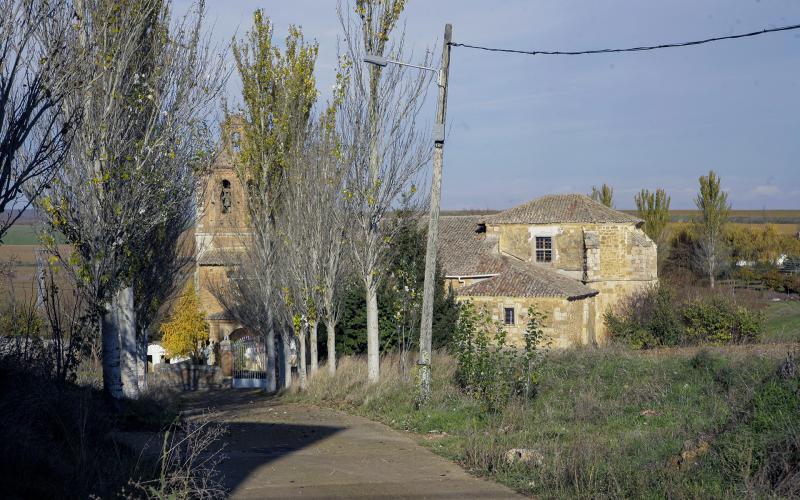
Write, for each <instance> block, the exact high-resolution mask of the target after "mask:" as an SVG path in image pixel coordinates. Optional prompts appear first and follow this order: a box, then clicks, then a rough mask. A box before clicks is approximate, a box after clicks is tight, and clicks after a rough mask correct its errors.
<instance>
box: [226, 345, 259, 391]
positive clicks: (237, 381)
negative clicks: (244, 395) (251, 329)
mask: <svg viewBox="0 0 800 500" xmlns="http://www.w3.org/2000/svg"><path fill="white" fill-rule="evenodd" d="M260 340H261V339H259V338H258V337H257V336H255V335H245V336H244V337H242V338H240V339H239V340H236V341H234V342H233V345H232V346H231V351H232V352H233V387H234V388H236V389H244V388H250V387H262V388H266V387H267V349H266V347H265V346H264V343H263V342H261V341H260Z"/></svg>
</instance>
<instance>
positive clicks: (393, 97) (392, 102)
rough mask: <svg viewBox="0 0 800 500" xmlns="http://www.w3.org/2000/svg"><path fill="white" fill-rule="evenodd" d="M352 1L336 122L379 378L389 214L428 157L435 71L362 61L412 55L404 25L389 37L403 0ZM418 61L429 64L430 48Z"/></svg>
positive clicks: (409, 197)
mask: <svg viewBox="0 0 800 500" xmlns="http://www.w3.org/2000/svg"><path fill="white" fill-rule="evenodd" d="M352 7H353V8H351V5H349V4H348V5H347V6H346V9H341V8H340V9H339V19H340V23H341V25H342V29H343V31H344V45H345V47H344V54H343V59H344V61H345V63H346V64H350V65H351V66H350V69H351V73H350V84H349V85H348V87H347V92H346V93H345V96H344V99H343V101H342V106H341V110H340V113H339V120H338V123H339V133H340V135H341V140H342V147H343V152H344V159H345V161H346V162H347V164H348V170H349V172H348V179H347V181H348V187H347V191H346V194H345V198H346V202H347V205H348V210H349V213H350V218H351V227H352V232H351V233H350V236H349V240H350V243H351V245H350V246H351V250H352V254H353V260H354V265H355V268H356V270H357V272H358V274H359V275H360V278H361V280H362V281H363V283H364V288H365V291H366V307H367V368H368V369H367V376H368V380H369V381H370V382H375V381H377V380H378V377H379V374H380V346H379V339H380V331H379V318H378V287H379V285H380V282H381V279H382V268H383V267H384V264H385V260H386V255H387V247H388V245H390V244H391V242H392V238H393V236H394V231H395V230H396V228H392V225H391V224H387V220H388V218H389V217H390V216H391V214H392V212H393V211H394V210H396V209H398V208H400V207H401V205H402V204H403V200H406V201H409V202H413V201H414V196H413V194H414V193H415V191H416V188H415V186H414V183H415V181H416V180H417V176H418V175H419V174H420V173H421V171H422V169H423V168H424V167H425V166H426V165H427V163H428V160H429V159H430V155H431V147H430V145H429V144H430V143H429V142H428V140H429V138H430V136H429V135H428V134H427V133H423V132H421V130H420V128H419V126H418V123H417V120H418V116H419V113H420V111H421V108H422V106H423V104H424V101H425V96H426V91H427V88H428V84H429V83H430V81H431V76H430V74H429V73H428V72H424V71H414V72H409V71H407V70H404V69H403V68H401V67H399V66H397V65H388V66H386V67H383V68H382V67H379V66H375V65H370V66H369V67H368V68H365V67H364V66H365V65H364V63H363V62H362V61H363V60H364V56H365V55H367V54H370V55H376V56H385V57H387V58H389V59H393V60H399V61H404V60H406V59H407V56H406V54H405V51H404V46H403V42H404V33H403V31H402V30H401V31H400V33H398V34H397V35H396V36H395V37H391V36H390V35H391V34H392V32H393V31H394V30H395V28H396V27H397V25H398V22H399V20H400V16H401V14H402V12H403V9H404V7H405V1H404V0H357V1H356V2H355V6H352ZM419 64H420V65H421V66H428V67H430V66H431V65H432V64H431V54H430V52H428V53H427V54H426V56H425V57H424V58H423V60H422V61H420V62H419ZM426 132H427V130H426ZM406 208H408V207H406Z"/></svg>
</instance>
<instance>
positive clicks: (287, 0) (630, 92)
mask: <svg viewBox="0 0 800 500" xmlns="http://www.w3.org/2000/svg"><path fill="white" fill-rule="evenodd" d="M190 3H191V0H175V9H176V12H178V13H180V12H182V11H185V9H186V8H187V6H188V5H189V4H190ZM336 6H337V1H336V0H270V1H267V0H207V20H208V29H209V30H210V35H211V37H212V39H213V40H215V41H216V42H218V43H220V44H226V43H228V42H230V40H231V39H232V38H233V37H234V36H237V37H238V38H242V37H243V36H244V34H245V33H246V32H247V30H248V29H249V28H250V23H251V19H252V12H253V11H254V10H255V9H257V8H261V9H263V10H264V12H265V14H266V15H267V16H269V17H270V18H271V19H272V21H273V22H274V24H275V38H276V39H278V40H282V39H283V38H284V37H285V35H286V28H287V26H288V25H290V24H295V25H300V26H301V27H302V29H303V32H304V34H305V36H306V38H307V39H315V40H317V41H318V42H319V46H320V49H319V59H318V62H317V67H316V72H315V74H316V78H317V82H318V87H319V88H320V91H321V94H322V96H323V97H322V98H323V99H324V97H325V96H326V95H327V94H329V93H330V89H331V87H332V85H333V79H334V75H335V66H336V60H337V59H336V53H337V43H338V38H339V37H340V36H341V30H340V28H339V23H338V19H337V16H336ZM403 19H404V26H405V30H406V45H407V47H408V48H410V49H413V52H414V54H410V55H409V61H410V62H414V61H415V60H418V59H419V56H420V55H421V54H423V53H424V52H425V51H426V50H427V49H433V48H436V50H437V51H438V50H440V49H441V46H442V36H443V31H444V25H445V23H448V22H449V23H452V25H453V41H454V42H463V43H469V44H474V45H483V46H490V47H501V48H514V49H524V50H533V49H536V50H585V49H595V48H618V47H628V46H638V45H651V44H659V43H666V42H681V41H688V40H695V39H703V38H708V37H711V36H724V35H730V34H735V33H740V32H749V31H755V30H760V29H764V28H769V27H777V26H783V25H791V24H800V1H797V0H670V1H668V2H665V1H661V2H655V1H646V2H642V1H641V0H603V1H597V0H547V1H544V0H492V1H490V0H409V1H408V3H407V7H406V10H405V12H404V18H403ZM231 59H232V58H231ZM439 59H440V56H439V55H438V54H437V56H436V58H435V60H436V61H437V62H438V61H439ZM409 71H414V70H409ZM239 91H240V83H239V81H238V78H237V77H236V75H235V72H234V75H233V76H232V78H231V81H230V83H229V86H228V94H229V95H228V100H229V102H232V103H236V102H237V101H238V99H239V97H238V94H239ZM433 95H435V94H434V92H433V89H432V90H431V96H433ZM425 112H427V113H429V114H430V119H429V120H428V123H432V121H433V114H434V103H433V102H431V103H430V105H429V106H428V107H427V108H426V110H425ZM447 113H448V116H447V128H448V136H447V142H446V145H445V154H444V170H443V172H444V173H443V185H442V208H443V209H479V210H480V209H503V208H508V207H511V206H514V205H516V204H519V203H523V202H525V201H528V200H531V199H533V198H536V197H538V196H541V195H544V194H549V193H570V192H581V193H588V192H590V191H591V188H592V186H593V185H596V186H599V185H600V184H602V183H604V182H605V183H608V184H609V185H611V186H612V187H613V188H614V197H615V206H616V207H617V208H620V209H627V208H633V207H634V201H633V200H634V195H635V193H637V192H639V191H640V190H641V189H642V188H648V189H650V190H654V189H656V188H663V189H665V190H666V191H667V193H668V194H669V195H670V196H671V198H672V208H674V209H685V208H693V207H694V205H693V203H694V202H693V200H694V196H695V195H696V192H697V186H698V177H699V176H700V175H703V174H705V173H707V172H708V171H709V170H711V169H713V170H715V171H716V172H717V173H718V174H719V175H720V176H721V178H722V183H723V188H724V189H725V190H726V191H727V192H728V194H729V200H730V201H731V204H732V206H733V208H734V209H750V210H753V209H800V30H796V31H789V32H783V33H775V34H767V35H763V36H759V37H754V38H748V39H741V40H730V41H722V42H718V43H713V44H707V45H702V46H695V47H689V48H674V49H665V50H659V51H650V52H640V53H627V54H603V55H585V56H528V55H516V54H501V53H491V52H484V51H476V50H472V49H467V48H462V47H453V49H452V53H451V63H450V82H449V97H448V110H447ZM424 119H425V118H424V117H423V120H424Z"/></svg>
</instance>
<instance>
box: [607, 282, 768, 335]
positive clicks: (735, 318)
mask: <svg viewBox="0 0 800 500" xmlns="http://www.w3.org/2000/svg"><path fill="white" fill-rule="evenodd" d="M677 295H678V294H677V293H676V291H675V289H674V288H672V287H671V286H670V285H668V284H665V283H661V284H658V285H656V286H654V287H651V288H647V289H645V290H642V291H641V292H639V293H637V294H634V295H632V296H631V297H629V298H628V299H627V300H626V301H624V302H623V304H622V306H621V307H620V308H619V309H618V310H617V311H609V312H607V313H606V315H605V324H606V327H607V328H608V330H609V332H610V333H611V336H612V338H614V339H615V340H616V341H617V342H620V343H623V344H626V345H628V346H630V347H633V348H634V349H650V348H653V347H662V346H678V345H687V344H703V343H711V344H729V343H737V344H738V343H746V342H755V341H757V340H758V339H759V338H760V337H761V335H762V333H763V332H764V328H765V317H764V315H763V314H762V313H760V312H756V311H753V310H751V309H749V308H747V307H742V306H740V305H737V304H735V303H733V302H732V301H731V300H730V299H728V298H725V297H721V296H712V297H710V298H700V299H693V300H689V301H686V302H680V301H678V299H677Z"/></svg>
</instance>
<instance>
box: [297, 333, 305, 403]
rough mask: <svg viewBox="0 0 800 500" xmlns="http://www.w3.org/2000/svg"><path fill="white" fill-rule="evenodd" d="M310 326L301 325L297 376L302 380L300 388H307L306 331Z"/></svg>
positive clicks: (302, 389)
mask: <svg viewBox="0 0 800 500" xmlns="http://www.w3.org/2000/svg"><path fill="white" fill-rule="evenodd" d="M307 328H308V326H305V325H304V326H301V327H300V331H299V332H297V334H298V340H299V345H298V351H300V360H299V361H300V362H299V363H298V366H297V378H298V381H299V382H300V390H301V391H304V390H305V389H306V333H307Z"/></svg>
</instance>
